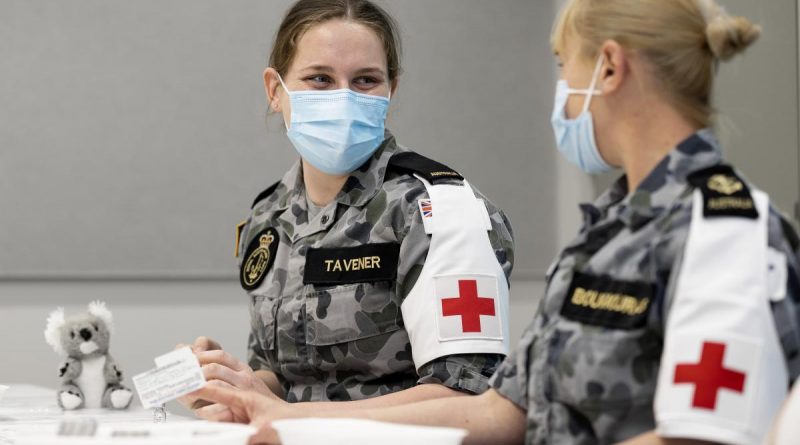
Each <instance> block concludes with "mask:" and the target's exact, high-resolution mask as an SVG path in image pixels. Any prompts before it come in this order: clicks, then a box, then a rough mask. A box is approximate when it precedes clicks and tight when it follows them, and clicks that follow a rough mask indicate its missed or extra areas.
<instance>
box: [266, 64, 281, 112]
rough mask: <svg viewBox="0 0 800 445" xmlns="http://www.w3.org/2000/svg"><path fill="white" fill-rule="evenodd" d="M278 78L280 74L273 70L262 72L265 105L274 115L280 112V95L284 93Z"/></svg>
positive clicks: (268, 69)
mask: <svg viewBox="0 0 800 445" xmlns="http://www.w3.org/2000/svg"><path fill="white" fill-rule="evenodd" d="M279 76H280V74H278V71H277V70H276V69H275V68H267V69H265V70H264V91H265V92H266V93H267V104H269V107H270V109H271V110H272V111H274V112H276V113H280V111H281V95H282V94H283V93H284V91H283V87H282V86H281V81H280V77H279Z"/></svg>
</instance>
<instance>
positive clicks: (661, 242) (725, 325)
mask: <svg viewBox="0 0 800 445" xmlns="http://www.w3.org/2000/svg"><path fill="white" fill-rule="evenodd" d="M759 31H760V30H759V28H758V27H756V26H754V25H752V24H751V23H750V22H749V21H748V20H747V19H744V18H741V17H731V16H729V15H728V14H727V13H725V11H724V10H722V9H721V8H719V7H718V6H717V5H716V4H715V3H714V2H713V0H570V1H568V2H567V5H566V6H565V9H564V11H563V13H562V15H561V16H560V19H559V22H558V25H557V26H556V28H555V32H554V36H553V43H554V49H555V52H556V54H557V56H558V58H559V61H560V65H561V81H560V82H559V85H558V93H557V97H556V106H555V110H554V113H553V126H554V130H555V133H556V139H557V143H558V148H559V151H561V152H562V154H564V155H565V156H566V157H567V158H568V159H569V160H570V161H572V162H574V163H575V164H576V165H578V166H579V167H581V168H582V169H583V170H584V171H586V172H589V173H596V172H602V171H607V170H610V169H611V168H612V167H617V168H622V169H624V171H625V176H623V177H622V178H620V179H619V181H617V182H616V183H615V184H614V185H613V186H612V187H611V188H610V189H609V190H608V191H606V193H605V194H603V195H602V196H601V197H600V198H599V199H598V200H597V201H596V202H595V203H594V204H586V205H583V206H582V207H581V210H582V212H583V218H584V225H583V227H582V229H581V231H580V233H579V234H578V236H577V238H576V239H575V240H574V241H573V242H572V243H570V244H569V245H568V246H567V248H566V249H564V250H563V251H562V252H561V254H560V255H559V256H558V257H557V258H556V260H555V261H554V263H553V266H552V267H551V269H550V272H549V273H548V277H547V288H546V291H545V295H544V298H543V300H542V303H541V305H540V307H539V310H538V312H537V314H536V315H535V317H534V319H533V322H532V323H531V325H530V326H529V328H528V330H527V331H526V333H525V335H524V336H523V338H522V340H521V343H520V345H519V347H518V349H517V350H516V352H515V353H514V354H513V355H511V356H509V357H508V358H507V359H506V360H505V362H504V363H503V364H502V365H501V367H500V369H499V370H498V372H497V373H496V374H495V376H494V377H493V380H492V386H493V389H492V390H490V391H487V392H486V393H484V394H483V395H481V396H478V397H474V398H469V399H464V400H458V401H455V400H447V399H445V400H435V401H428V402H422V403H417V404H411V405H407V406H401V407H394V408H387V409H382V410H375V411H371V412H364V411H360V412H359V411H343V412H340V413H336V415H337V416H345V417H353V416H359V417H367V418H373V419H379V420H389V421H396V422H407V423H419V424H427V425H447V426H456V427H462V428H465V429H468V430H469V432H470V435H469V437H468V439H467V443H469V444H488V443H491V444H517V443H523V442H524V443H526V444H537V445H538V444H608V443H622V442H624V443H626V444H629V445H633V444H682V443H725V444H742V445H743V444H757V443H761V441H762V440H763V438H764V436H765V434H766V432H767V430H768V429H769V426H770V423H771V421H772V418H773V417H774V415H775V413H776V411H777V409H778V408H779V406H780V404H781V402H782V400H783V398H784V397H785V396H786V393H787V389H788V385H789V383H790V382H791V381H793V380H794V379H795V378H796V377H797V376H798V373H800V331H799V330H798V312H797V308H798V303H800V281H799V280H798V258H797V253H798V238H797V235H796V232H795V231H794V229H793V228H792V227H791V225H790V224H789V223H788V222H787V220H786V219H785V218H784V217H782V216H781V215H780V213H779V212H778V211H776V210H775V208H774V207H771V206H770V204H769V198H768V196H767V195H766V194H765V193H763V192H761V191H758V190H756V189H755V188H754V187H753V186H752V184H749V183H748V182H747V181H746V180H743V179H742V178H741V177H740V175H739V173H738V172H737V171H736V170H734V169H733V168H731V167H730V166H727V165H725V164H724V161H723V158H722V153H721V148H720V146H719V144H718V142H717V141H716V139H715V138H714V135H713V131H712V130H710V129H708V127H710V125H711V114H712V113H711V110H712V106H711V97H712V94H711V93H712V84H713V75H714V70H715V67H716V65H717V64H718V62H719V61H724V60H727V59H729V58H731V57H733V56H734V55H736V54H737V53H739V52H741V51H743V50H744V49H745V48H747V47H748V46H749V45H750V44H751V43H753V42H754V41H755V40H756V39H757V37H758V36H759ZM756 148H760V147H756ZM203 394H205V396H206V397H208V398H209V399H212V400H215V401H217V402H221V403H224V404H226V405H227V406H229V407H230V408H231V410H232V412H233V413H234V414H235V420H237V421H245V422H246V421H252V422H255V424H256V425H258V426H260V427H261V432H260V434H259V436H258V440H263V441H265V442H269V441H272V440H274V437H273V435H272V432H271V431H270V429H269V426H268V421H269V420H271V419H274V418H280V417H295V416H298V415H302V413H301V412H298V411H296V410H295V409H294V408H293V407H291V406H287V405H285V404H282V403H280V402H278V401H275V400H271V399H267V398H260V397H254V396H251V395H239V394H236V393H232V392H228V391H224V390H216V389H213V388H212V389H208V390H205V391H203Z"/></svg>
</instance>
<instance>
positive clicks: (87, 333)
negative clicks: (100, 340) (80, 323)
mask: <svg viewBox="0 0 800 445" xmlns="http://www.w3.org/2000/svg"><path fill="white" fill-rule="evenodd" d="M81 338H83V339H84V340H86V341H89V340H91V339H92V331H90V330H88V329H86V328H84V329H81Z"/></svg>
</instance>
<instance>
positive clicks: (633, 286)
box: [561, 273, 654, 329]
mask: <svg viewBox="0 0 800 445" xmlns="http://www.w3.org/2000/svg"><path fill="white" fill-rule="evenodd" d="M653 293H654V292H653V286H652V285H650V284H648V283H645V282H636V281H618V280H613V279H611V278H610V277H595V276H591V275H585V274H581V273H576V274H575V276H574V278H573V279H572V283H571V284H570V287H569V292H568V293H567V296H566V298H565V300H564V305H563V306H562V307H561V315H562V316H563V317H565V318H568V319H570V320H574V321H578V322H581V323H584V324H588V325H593V326H604V327H607V328H614V329H636V328H640V327H642V326H644V325H645V323H646V322H647V314H648V311H649V309H650V306H651V303H652V301H653Z"/></svg>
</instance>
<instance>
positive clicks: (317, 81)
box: [304, 74, 332, 88]
mask: <svg viewBox="0 0 800 445" xmlns="http://www.w3.org/2000/svg"><path fill="white" fill-rule="evenodd" d="M304 80H305V81H306V82H308V83H310V84H311V85H312V86H313V87H314V88H325V87H327V86H328V85H330V84H331V83H332V80H331V78H330V77H328V76H325V75H323V74H319V75H315V76H309V77H306V78H305V79H304Z"/></svg>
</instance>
